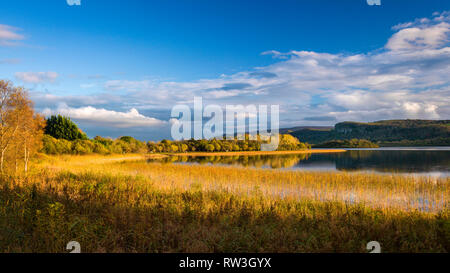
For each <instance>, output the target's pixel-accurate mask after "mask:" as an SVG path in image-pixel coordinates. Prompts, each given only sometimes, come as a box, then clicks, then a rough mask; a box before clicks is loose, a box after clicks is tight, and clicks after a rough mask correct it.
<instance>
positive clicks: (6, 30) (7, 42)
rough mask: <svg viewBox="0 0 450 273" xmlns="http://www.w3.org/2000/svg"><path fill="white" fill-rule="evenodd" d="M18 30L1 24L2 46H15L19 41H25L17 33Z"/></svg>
mask: <svg viewBox="0 0 450 273" xmlns="http://www.w3.org/2000/svg"><path fill="white" fill-rule="evenodd" d="M18 30H19V29H18V28H16V27H12V26H8V25H1V24H0V46H14V45H16V43H17V41H20V40H23V39H25V37H24V36H23V35H21V34H18V33H17V31H18Z"/></svg>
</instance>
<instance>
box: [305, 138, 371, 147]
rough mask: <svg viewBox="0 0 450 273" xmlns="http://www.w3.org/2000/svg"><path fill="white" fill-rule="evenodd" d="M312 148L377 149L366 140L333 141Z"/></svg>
mask: <svg viewBox="0 0 450 273" xmlns="http://www.w3.org/2000/svg"><path fill="white" fill-rule="evenodd" d="M313 147H314V148H379V147H380V146H379V145H378V144H375V143H373V142H371V141H369V140H366V139H350V140H333V141H327V142H324V143H321V144H316V145H313Z"/></svg>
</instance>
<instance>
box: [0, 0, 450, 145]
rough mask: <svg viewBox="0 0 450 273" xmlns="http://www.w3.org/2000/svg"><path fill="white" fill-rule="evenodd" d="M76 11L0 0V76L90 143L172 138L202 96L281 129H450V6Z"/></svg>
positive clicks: (84, 4) (390, 2)
mask: <svg viewBox="0 0 450 273" xmlns="http://www.w3.org/2000/svg"><path fill="white" fill-rule="evenodd" d="M77 2H78V1H76V0H69V1H67V0H45V1H29V0H15V1H5V0H0V7H1V8H0V79H4V80H9V81H11V82H12V83H13V84H14V85H16V86H24V87H25V88H27V89H28V90H29V93H30V97H31V98H32V100H33V101H34V102H35V108H36V111H38V112H40V113H42V114H44V115H46V116H49V115H52V114H62V115H65V116H69V117H71V118H72V119H73V120H74V121H76V122H77V124H79V126H80V128H81V129H82V130H83V131H85V132H86V133H87V134H88V135H89V136H90V137H94V136H96V135H102V136H106V137H113V138H116V137H119V136H124V135H130V136H133V137H136V138H138V139H142V140H160V139H163V138H169V139H170V127H171V117H170V112H171V109H172V107H173V106H175V105H177V104H188V105H192V102H193V100H194V97H195V96H199V97H202V98H203V103H204V104H218V105H221V106H224V105H227V104H244V105H248V104H256V105H258V104H268V105H273V104H277V105H280V126H281V127H284V128H286V127H294V126H308V125H326V126H329V125H334V124H336V123H337V122H342V121H364V122H368V121H377V120H384V119H406V118H409V119H450V84H449V81H450V80H449V78H450V77H449V75H450V1H448V0H440V1H438V0H409V1H406V0H404V1H403V0H395V1H394V0H381V1H380V2H381V5H368V4H367V0H344V1H332V0H329V1H326V0H314V1H312V0H309V1H306V0H305V1H301V0H289V1H288V0H276V1H275V0H273V1H264V0H246V1H242V0H241V1H234V0H224V1H222V0H190V1H188V0H178V1H172V0H160V1H138V0H127V1H125V0H108V1H107V0H81V1H79V2H80V5H76V3H77ZM70 4H72V5H70Z"/></svg>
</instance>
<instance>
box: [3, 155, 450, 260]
mask: <svg viewBox="0 0 450 273" xmlns="http://www.w3.org/2000/svg"><path fill="white" fill-rule="evenodd" d="M125 159H126V160H124V158H122V157H107V158H105V157H99V156H97V157H96V156H90V157H73V156H66V157H43V158H41V159H40V160H39V162H37V164H38V166H39V167H38V168H37V169H35V170H34V173H33V174H31V175H29V176H28V177H3V178H2V179H1V183H0V252H64V250H65V245H66V244H67V242H69V241H72V240H75V241H78V242H80V243H81V246H82V251H83V252H366V249H365V246H366V244H367V242H369V241H374V240H375V241H379V242H380V243H381V246H382V251H383V252H448V250H449V249H450V220H449V216H450V211H449V208H448V198H449V196H450V195H449V193H450V192H449V191H450V190H449V183H448V182H449V179H448V178H446V179H436V180H432V179H428V178H423V177H422V178H415V177H407V176H399V175H376V174H355V173H313V172H300V171H278V170H259V169H252V168H236V167H219V166H193V165H175V164H161V163H147V162H146V161H145V160H136V158H135V157H133V156H129V157H127V158H125Z"/></svg>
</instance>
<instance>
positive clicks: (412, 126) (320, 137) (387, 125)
mask: <svg viewBox="0 0 450 273" xmlns="http://www.w3.org/2000/svg"><path fill="white" fill-rule="evenodd" d="M289 133H290V134H291V135H293V136H295V137H297V138H298V139H299V140H300V141H302V142H308V143H311V144H319V143H323V142H329V141H333V140H351V139H367V140H369V141H372V142H374V143H377V144H378V145H381V146H450V120H409V119H408V120H382V121H376V122H370V123H362V122H341V123H338V124H336V125H335V127H334V129H326V128H321V129H316V128H304V129H300V130H294V131H291V132H289Z"/></svg>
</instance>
